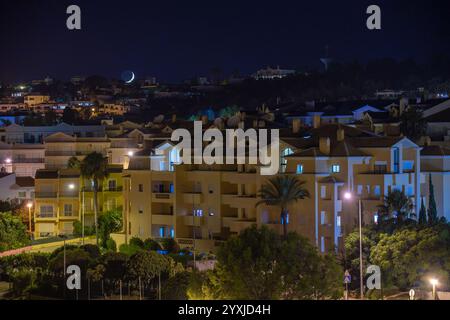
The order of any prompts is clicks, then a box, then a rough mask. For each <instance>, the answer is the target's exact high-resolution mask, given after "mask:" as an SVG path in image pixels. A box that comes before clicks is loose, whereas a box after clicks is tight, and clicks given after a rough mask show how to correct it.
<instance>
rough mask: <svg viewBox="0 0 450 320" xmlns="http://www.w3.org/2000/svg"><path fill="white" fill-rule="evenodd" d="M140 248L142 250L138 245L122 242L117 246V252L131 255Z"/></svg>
mask: <svg viewBox="0 0 450 320" xmlns="http://www.w3.org/2000/svg"><path fill="white" fill-rule="evenodd" d="M142 250H143V248H141V247H138V246H136V245H131V244H125V243H123V244H121V245H120V246H119V252H120V253H124V254H126V255H128V256H132V255H133V254H135V253H138V252H140V251H142Z"/></svg>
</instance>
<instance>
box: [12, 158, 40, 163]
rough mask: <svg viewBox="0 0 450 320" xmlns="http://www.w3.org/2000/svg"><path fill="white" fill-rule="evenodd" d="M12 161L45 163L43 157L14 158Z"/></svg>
mask: <svg viewBox="0 0 450 320" xmlns="http://www.w3.org/2000/svg"><path fill="white" fill-rule="evenodd" d="M12 162H13V163H45V159H44V158H14V159H13V160H12Z"/></svg>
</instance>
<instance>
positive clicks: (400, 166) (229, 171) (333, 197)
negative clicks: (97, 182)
mask: <svg viewBox="0 0 450 320" xmlns="http://www.w3.org/2000/svg"><path fill="white" fill-rule="evenodd" d="M294 131H296V129H294ZM280 151H281V157H282V158H281V161H280V163H281V167H280V174H289V175H296V176H298V178H299V179H300V180H302V181H305V182H306V184H305V186H306V188H307V189H308V190H309V192H310V194H311V197H310V198H309V199H305V200H301V201H299V202H298V203H296V204H294V205H292V207H291V208H289V212H290V215H289V217H288V219H287V221H281V220H280V209H279V208H277V207H268V206H264V205H261V206H258V207H256V203H257V202H258V201H259V200H260V199H259V198H258V196H257V194H258V191H259V190H260V188H261V186H262V185H263V184H265V183H266V182H267V179H268V178H271V177H268V176H262V175H261V174H260V169H261V168H260V167H259V166H257V165H211V166H210V165H185V164H182V165H179V153H178V150H177V149H176V148H175V147H174V146H173V145H172V144H171V143H170V142H165V143H161V144H159V145H157V146H156V147H155V148H154V149H153V152H152V154H151V155H135V156H133V157H132V158H131V159H130V163H129V167H128V169H127V170H125V174H124V184H125V189H124V190H125V192H124V198H125V207H124V218H125V221H126V225H125V226H126V230H125V232H126V239H125V240H127V239H129V238H130V237H133V236H138V237H141V238H147V237H153V238H165V237H173V238H175V239H176V240H177V241H178V242H179V244H180V246H182V247H190V248H192V247H194V246H195V248H196V250H204V251H209V250H213V248H214V247H215V246H216V245H217V244H219V243H220V241H223V240H225V239H227V238H228V237H230V236H232V235H234V234H238V233H239V232H240V231H242V230H244V229H245V228H248V227H250V226H252V225H258V226H261V225H266V226H268V227H269V228H271V229H273V230H276V231H277V232H279V233H281V232H282V227H283V223H287V224H288V230H290V231H296V232H298V233H300V234H302V235H304V236H306V237H308V238H309V239H310V240H311V241H312V242H313V243H315V244H316V245H317V247H318V248H319V249H320V250H321V251H322V252H327V251H331V250H335V249H336V248H338V249H339V248H342V240H343V237H344V236H345V235H346V234H348V233H349V232H351V231H352V230H353V228H354V227H355V226H356V224H357V218H358V211H357V208H358V206H357V202H358V201H357V199H358V198H359V199H361V200H362V206H363V219H364V222H366V223H368V222H370V221H377V218H378V216H377V206H378V205H380V204H382V202H383V197H384V196H385V195H387V194H388V192H390V191H393V190H402V191H404V192H405V194H407V195H408V196H409V197H411V199H412V200H413V202H414V204H415V205H416V206H417V205H418V204H419V205H420V197H417V196H416V195H417V194H419V193H420V186H421V179H420V178H421V171H420V147H419V146H417V145H416V144H414V143H413V142H411V141H410V140H408V139H406V138H400V137H399V138H388V137H380V136H377V135H375V134H373V133H370V132H366V131H363V130H359V129H356V128H352V127H348V126H341V125H324V126H320V125H317V126H316V128H315V129H312V130H311V131H310V133H309V134H308V135H306V136H299V135H298V134H292V133H291V134H286V135H282V137H281V150H280ZM348 191H350V192H352V193H353V195H354V198H353V200H352V201H345V200H344V199H343V193H344V192H348Z"/></svg>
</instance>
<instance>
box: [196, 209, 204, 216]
mask: <svg viewBox="0 0 450 320" xmlns="http://www.w3.org/2000/svg"><path fill="white" fill-rule="evenodd" d="M194 215H195V216H196V217H203V210H202V209H197V210H195V212H194Z"/></svg>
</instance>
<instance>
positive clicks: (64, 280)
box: [58, 234, 67, 299]
mask: <svg viewBox="0 0 450 320" xmlns="http://www.w3.org/2000/svg"><path fill="white" fill-rule="evenodd" d="M58 237H59V238H61V239H63V243H64V261H63V268H64V271H63V287H64V299H65V298H66V239H67V236H66V235H65V234H59V235H58Z"/></svg>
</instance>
